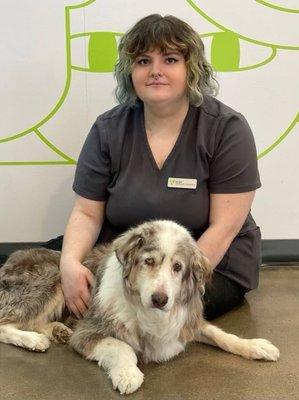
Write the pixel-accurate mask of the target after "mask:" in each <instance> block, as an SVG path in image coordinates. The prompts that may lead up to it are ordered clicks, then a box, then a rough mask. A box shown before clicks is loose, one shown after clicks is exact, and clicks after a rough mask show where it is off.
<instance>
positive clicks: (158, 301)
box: [152, 292, 168, 308]
mask: <svg viewBox="0 0 299 400" xmlns="http://www.w3.org/2000/svg"><path fill="white" fill-rule="evenodd" d="M167 302H168V296H167V294H165V293H161V292H160V293H159V292H157V293H154V294H153V295H152V303H153V306H154V307H156V308H163V307H164V306H165V304H166V303H167Z"/></svg>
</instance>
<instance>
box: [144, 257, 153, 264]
mask: <svg viewBox="0 0 299 400" xmlns="http://www.w3.org/2000/svg"><path fill="white" fill-rule="evenodd" d="M144 262H145V264H146V265H150V266H153V265H154V264H155V259H154V258H153V257H147V258H146V259H145V260H144Z"/></svg>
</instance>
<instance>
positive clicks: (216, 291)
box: [203, 271, 246, 320]
mask: <svg viewBox="0 0 299 400" xmlns="http://www.w3.org/2000/svg"><path fill="white" fill-rule="evenodd" d="M245 293H246V289H245V288H244V287H242V286H241V285H239V284H238V283H236V282H234V281H232V280H231V279H229V278H227V277H225V276H224V275H222V274H219V273H218V272H217V271H214V272H213V275H212V279H211V280H210V281H209V282H208V283H206V286H205V294H204V297H203V301H204V316H205V318H206V319H207V320H211V319H214V318H217V317H219V316H220V315H222V314H225V313H227V312H228V311H230V310H231V309H233V308H234V307H236V306H238V305H240V304H242V302H243V301H244V295H245Z"/></svg>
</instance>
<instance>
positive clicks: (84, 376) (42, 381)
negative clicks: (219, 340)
mask: <svg viewBox="0 0 299 400" xmlns="http://www.w3.org/2000/svg"><path fill="white" fill-rule="evenodd" d="M298 310H299V267H285V266H284V267H282V268H279V267H273V268H269V267H267V268H263V269H262V271H261V274H260V286H259V288H258V289H257V290H255V291H252V292H251V293H249V294H248V295H247V301H246V302H245V304H244V305H242V306H240V307H239V308H237V309H235V310H233V311H231V312H230V313H228V314H227V315H225V316H222V317H221V318H218V319H217V320H215V321H214V322H215V324H217V325H218V326H220V327H222V328H223V329H225V330H227V331H229V332H231V333H235V334H237V335H240V336H242V337H248V338H251V337H252V338H253V337H263V338H266V339H269V340H271V341H272V342H273V343H274V344H275V345H276V346H277V347H278V348H279V349H280V352H281V358H280V360H279V361H278V362H277V363H272V362H263V361H249V360H245V359H242V358H240V357H238V356H234V355H232V354H228V353H225V352H223V351H221V350H219V349H216V348H213V347H211V346H207V345H204V344H201V345H196V344H192V345H190V346H189V347H188V348H187V350H186V352H185V353H183V354H180V355H179V356H178V357H177V358H176V359H174V360H171V361H169V362H168V363H165V364H160V365H157V364H149V365H146V366H141V370H142V371H143V372H144V374H145V381H144V383H143V386H142V387H141V388H140V389H139V390H138V391H137V392H136V393H134V394H132V395H130V398H131V399H132V400H141V399H147V400H152V399H159V400H168V399H171V400H195V399H196V400H197V399H200V400H206V399H207V400H218V399H230V400H237V399H238V400H239V399H240V400H241V399H242V400H260V399H267V400H274V399H275V400H276V399H277V400H278V399H279V400H284V399H287V400H293V399H294V400H295V399H296V400H298V399H299V346H298V344H299V312H298ZM120 398H122V396H121V395H120V394H118V392H115V391H113V389H112V386H111V383H110V381H109V380H108V379H107V377H106V376H105V373H104V372H103V371H102V370H100V369H99V368H98V366H97V364H96V363H94V362H90V361H86V360H84V359H82V358H81V357H80V356H79V355H77V354H75V353H74V352H73V351H72V350H71V349H69V348H68V347H67V346H63V345H52V346H51V347H50V349H49V350H48V351H47V353H46V354H40V353H30V352H27V351H26V350H23V349H19V348H16V347H13V346H10V345H5V344H0V399H1V400H35V399H42V400H54V399H55V400H56V399H59V400H94V399H97V400H100V399H101V400H110V399H120Z"/></svg>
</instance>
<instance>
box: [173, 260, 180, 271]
mask: <svg viewBox="0 0 299 400" xmlns="http://www.w3.org/2000/svg"><path fill="white" fill-rule="evenodd" d="M181 269H182V264H181V263H179V262H176V263H174V264H173V270H174V271H175V272H179V271H180V270H181Z"/></svg>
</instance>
